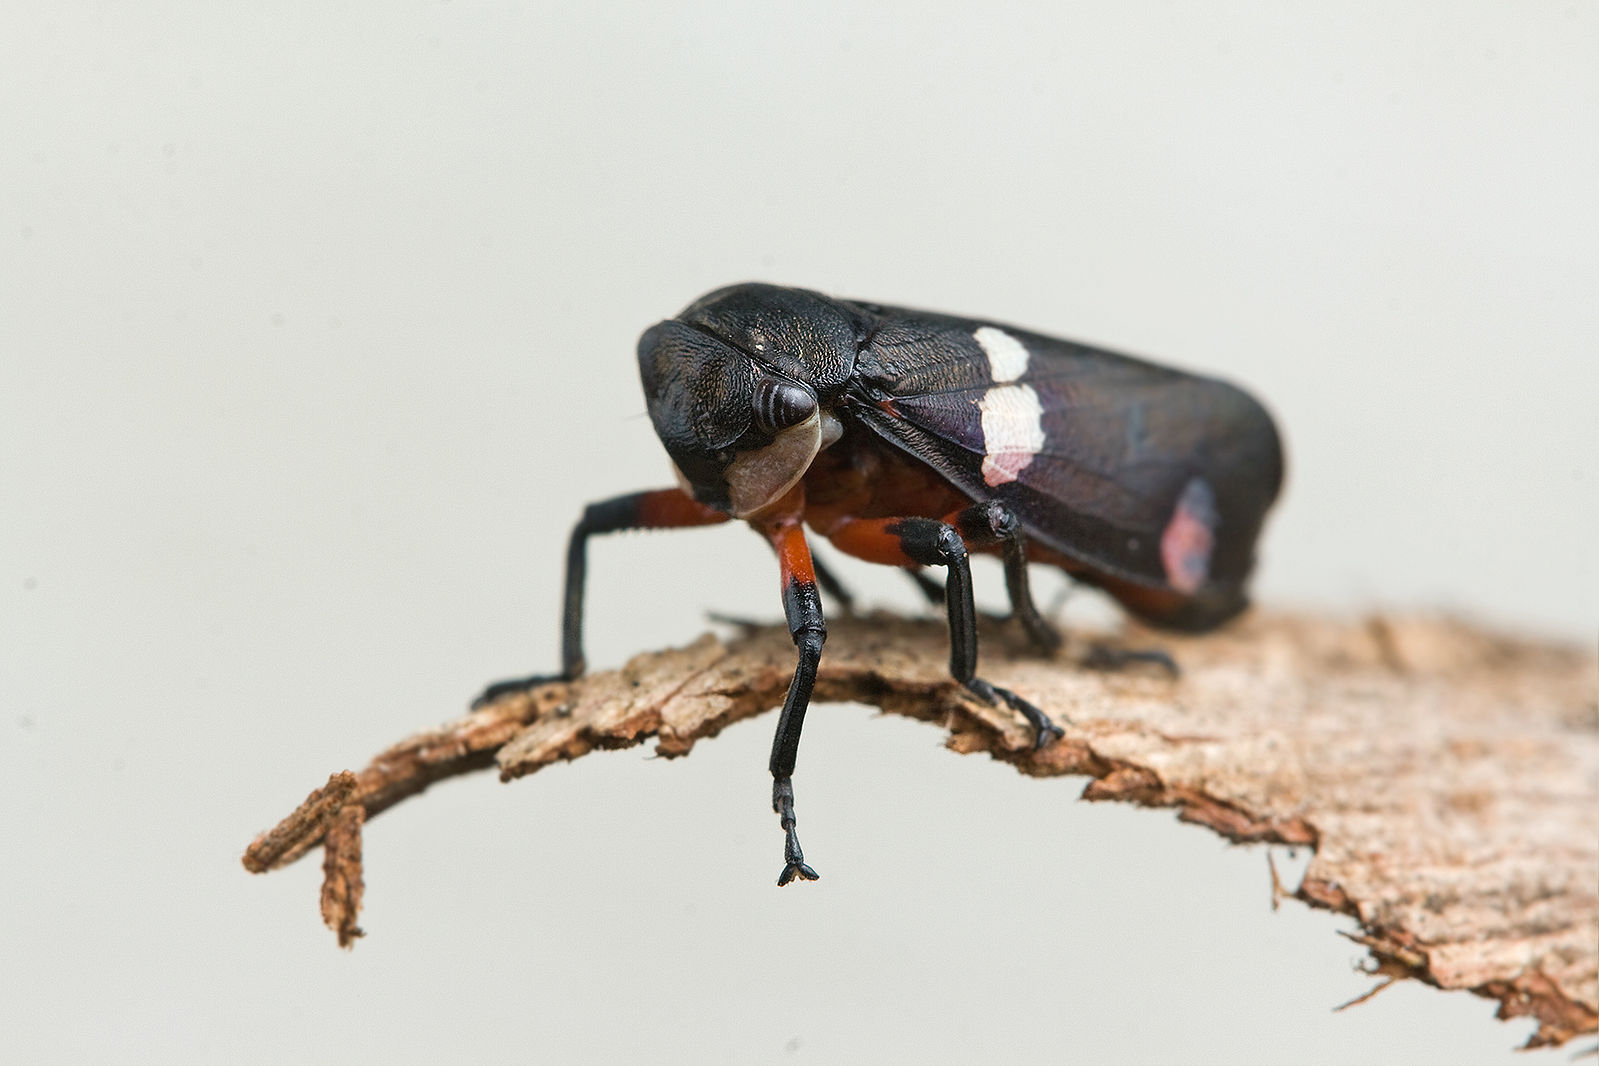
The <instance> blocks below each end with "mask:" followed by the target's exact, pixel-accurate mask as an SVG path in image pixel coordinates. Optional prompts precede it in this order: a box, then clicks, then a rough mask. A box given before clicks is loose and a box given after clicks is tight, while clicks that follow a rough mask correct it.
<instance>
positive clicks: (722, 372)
mask: <svg viewBox="0 0 1599 1066" xmlns="http://www.w3.org/2000/svg"><path fill="white" fill-rule="evenodd" d="M638 364H639V375H640V377H641V378H642V380H643V385H644V396H645V400H646V402H647V404H648V407H649V413H650V418H651V420H652V421H653V422H654V424H655V431H656V433H657V434H659V436H660V438H661V442H662V443H663V444H664V445H665V446H666V451H667V453H668V455H670V456H671V459H672V465H673V469H674V471H675V472H676V474H677V480H678V485H679V487H677V488H672V489H660V490H656V491H651V492H640V493H635V494H632V495H628V496H620V497H617V498H616V499H612V500H606V501H603V502H601V503H595V504H590V505H589V506H588V507H587V508H586V509H585V510H584V512H583V516H582V518H581V519H580V520H579V521H578V523H577V526H576V528H574V529H573V531H572V538H571V541H570V543H569V546H568V550H567V561H566V597H565V609H564V614H563V619H562V650H561V665H562V676H564V677H567V678H572V677H576V676H578V675H579V674H581V673H582V672H583V667H584V663H583V648H582V623H583V583H584V576H585V548H586V545H587V541H588V538H589V537H590V536H592V535H594V534H598V533H611V532H615V531H617V530H623V529H639V528H677V527H686V526H701V525H711V524H715V523H718V522H725V521H727V520H729V519H732V518H737V519H742V520H744V521H746V522H748V523H749V524H750V526H751V527H752V528H754V529H755V530H756V531H757V532H759V533H761V534H762V535H763V536H764V537H766V539H767V540H768V541H769V542H770V543H771V545H772V547H773V549H774V550H775V551H776V553H777V559H778V567H779V570H780V573H781V580H782V596H783V611H784V614H785V616H786V617H787V619H788V627H789V631H790V632H791V633H792V634H793V637H794V644H795V647H796V648H797V649H798V662H797V665H796V667H795V670H794V677H793V681H792V682H791V683H790V685H789V690H788V696H787V698H786V699H785V700H784V703H783V710H782V715H781V717H780V718H779V721H778V726H777V734H776V737H775V738H774V740H773V743H772V759H771V771H772V779H773V781H772V804H773V808H774V809H775V810H776V811H777V813H778V816H779V819H780V821H781V823H782V826H783V831H784V835H785V844H784V867H783V872H782V874H781V876H780V877H779V878H778V883H779V884H787V883H788V882H789V881H791V880H794V879H795V878H796V877H797V878H800V879H802V880H813V879H815V878H816V876H817V875H816V871H814V870H813V869H811V867H810V866H808V865H807V864H806V862H805V858H804V854H803V852H802V851H801V850H800V844H799V837H798V835H797V833H796V830H795V815H794V786H793V773H794V762H795V757H796V755H797V753H798V750H799V739H800V731H801V728H802V726H803V724H804V719H805V710H806V707H807V705H808V704H809V702H810V696H811V688H812V686H813V684H814V683H815V679H816V668H817V664H818V662H819V661H820V659H821V654H822V644H823V642H824V641H825V640H826V634H827V630H826V625H825V622H824V621H823V615H822V599H821V595H820V593H819V592H818V590H817V583H818V576H817V574H818V571H817V567H816V565H815V564H814V563H813V561H812V559H811V553H810V548H809V546H808V544H807V542H806V532H805V528H806V527H809V528H810V530H811V531H812V532H814V533H816V534H819V535H820V536H822V537H825V538H826V539H827V540H829V541H831V542H832V544H833V546H834V547H835V548H837V549H838V550H840V551H842V552H844V553H846V554H848V555H853V556H856V557H858V558H861V559H865V560H868V561H870V562H875V563H883V564H887V565H890V566H899V567H906V568H909V569H911V570H912V571H913V572H914V571H916V570H917V569H918V568H921V567H934V566H936V567H942V568H944V569H945V571H946V573H947V579H946V584H945V590H944V597H943V598H944V600H945V603H946V605H947V609H948V612H949V632H950V659H949V668H950V674H951V675H952V676H953V678H954V679H955V680H956V681H958V682H959V683H960V684H962V685H964V686H965V687H966V688H967V689H969V690H970V691H971V692H972V693H974V694H975V695H976V696H977V697H979V698H981V699H984V700H987V701H989V702H990V703H993V704H996V705H1003V706H1007V707H1010V708H1012V709H1013V710H1015V711H1016V712H1018V713H1019V714H1021V715H1023V716H1025V717H1026V719H1027V720H1028V721H1029V723H1031V725H1032V726H1033V729H1034V731H1035V735H1036V738H1037V743H1038V744H1039V745H1044V744H1047V743H1049V742H1050V741H1051V740H1052V739H1053V738H1054V737H1056V736H1058V735H1059V734H1060V730H1059V728H1058V727H1057V726H1056V725H1055V724H1054V723H1053V722H1051V721H1050V720H1049V718H1048V717H1046V716H1045V715H1044V713H1043V712H1042V711H1040V710H1039V709H1038V708H1037V707H1035V706H1033V705H1032V704H1031V703H1029V702H1028V701H1027V700H1026V699H1024V698H1023V697H1021V696H1019V695H1017V694H1016V693H1014V692H1010V691H1008V690H1006V689H1003V688H999V687H998V686H996V685H992V684H989V683H988V682H987V681H984V680H983V679H982V678H980V677H978V676H977V623H976V610H975V608H974V606H973V601H972V580H971V568H970V564H969V560H968V555H969V553H970V552H972V551H981V552H993V553H997V554H999V555H1000V557H1001V559H1002V560H1003V563H1004V572H1005V583H1006V587H1007V590H1008V592H1009V594H1010V601H1011V609H1012V613H1013V614H1014V615H1015V616H1016V618H1017V619H1018V620H1019V621H1020V622H1021V623H1022V625H1023V626H1024V627H1025V629H1026V631H1027V633H1028V635H1029V636H1030V637H1031V639H1032V640H1033V642H1034V643H1035V644H1037V645H1039V646H1040V648H1041V649H1043V650H1045V651H1048V650H1051V649H1053V648H1054V647H1055V646H1057V645H1058V644H1059V642H1060V638H1059V637H1058V636H1057V635H1056V634H1055V632H1054V630H1053V629H1052V628H1051V627H1050V625H1049V624H1048V623H1047V622H1046V621H1045V620H1044V619H1043V617H1042V616H1040V614H1039V612H1038V610H1037V608H1036V607H1035V606H1034V605H1033V600H1032V595H1031V593H1030V591H1029V586H1028V576H1027V564H1028V562H1029V560H1031V561H1033V562H1043V563H1049V564H1052V565H1054V566H1058V567H1060V568H1062V569H1063V570H1065V571H1066V572H1067V573H1068V574H1070V575H1071V576H1072V577H1073V578H1074V579H1076V580H1078V581H1082V582H1085V583H1087V584H1091V585H1096V586H1098V587H1100V588H1102V589H1104V590H1105V591H1106V592H1108V593H1109V594H1110V595H1111V596H1113V597H1114V598H1115V599H1116V600H1117V601H1118V602H1120V603H1121V604H1122V606H1123V607H1125V608H1126V609H1127V610H1128V611H1130V612H1132V613H1133V614H1135V615H1137V616H1138V617H1139V618H1142V619H1144V620H1145V621H1147V622H1150V623H1152V624H1154V625H1157V626H1164V627H1168V628H1173V629H1183V630H1203V629H1209V628H1212V627H1214V626H1217V625H1220V624H1221V623H1223V622H1225V621H1226V620H1227V619H1229V618H1231V617H1233V616H1234V615H1236V614H1237V613H1238V612H1239V611H1241V610H1243V609H1244V607H1245V606H1246V604H1247V600H1246V597H1245V593H1244V584H1245V581H1246V579H1247V578H1248V576H1249V572H1250V570H1251V568H1252V566H1253V564H1254V553H1255V541H1256V539H1257V537H1258V535H1259V533H1260V528H1261V525H1262V523H1263V521H1264V520H1265V517H1266V512H1267V510H1268V509H1269V508H1270V507H1271V504H1272V502H1273V500H1275V499H1276V496H1277V491H1278V488H1279V487H1280V485H1281V482H1282V470H1283V460H1282V450H1281V446H1280V444H1279V442H1278V438H1277V431H1276V429H1275V427H1274V426H1273V425H1272V421H1271V418H1270V416H1269V415H1267V413H1266V412H1265V410H1264V409H1263V408H1262V407H1261V406H1260V404H1258V403H1257V402H1256V401H1255V400H1254V399H1252V398H1251V397H1250V396H1249V395H1248V394H1246V393H1244V392H1242V391H1241V390H1239V389H1237V388H1235V387H1233V386H1231V385H1228V384H1226V383H1224V382H1220V381H1215V380H1212V379H1209V378H1203V377H1197V376H1195V375H1192V374H1187V373H1183V372H1181V371H1177V370H1172V369H1168V368H1165V367H1161V366H1156V365H1154V364H1152V363H1148V362H1144V361H1143V360H1140V359H1134V358H1131V357H1128V356H1125V355H1119V354H1116V353H1114V352H1108V351H1104V350H1102V349H1098V348H1092V347H1089V346H1087V345H1082V344H1076V343H1073V342H1071V341H1064V340H1057V339H1055V338H1051V337H1045V336H1040V335H1038V334H1035V333H1030V332H1027V331H1025V330H1020V329H1014V328H1012V327H1009V326H1001V325H996V324H994V323H991V322H981V321H974V320H971V319H965V318H957V317H952V316H949V315H942V314H934V313H931V312H926V311H912V310H907V309H904V308H897V307H884V306H880V305H878V304H871V303H862V302H859V301H853V300H839V299H833V298H830V297H827V296H823V295H821V294H819V293H814V292H809V291H806V290H803V289H789V288H780V287H777V286H773V285H758V284H745V285H734V286H731V287H729V288H725V289H719V290H717V291H716V292H713V293H711V294H709V295H707V296H705V297H703V298H701V299H700V300H697V301H696V302H694V303H693V304H691V305H689V307H687V308H686V309H685V310H684V311H683V312H682V313H680V314H679V315H678V316H677V317H676V318H672V319H668V320H667V321H665V322H661V323H659V324H658V325H655V326H652V327H650V328H649V329H648V330H646V331H645V332H644V335H643V337H641V338H640V339H639V345H638ZM823 580H824V582H830V579H829V578H828V577H827V575H825V572H824V575H823ZM833 584H834V587H836V583H833ZM1131 657H1143V658H1154V659H1155V660H1156V661H1163V659H1164V657H1163V655H1162V654H1161V653H1154V654H1153V655H1147V654H1146V655H1143V656H1139V655H1138V653H1133V654H1132V656H1131ZM1165 661H1167V662H1169V660H1165ZM533 680H535V679H525V680H521V681H508V682H502V683H500V684H498V685H493V686H490V688H489V689H487V690H486V691H485V692H484V694H483V696H482V697H480V699H488V698H492V697H493V696H496V695H498V694H500V693H502V692H504V691H507V690H510V689H514V688H518V687H522V686H525V685H527V684H530V683H531V682H532V681H533Z"/></svg>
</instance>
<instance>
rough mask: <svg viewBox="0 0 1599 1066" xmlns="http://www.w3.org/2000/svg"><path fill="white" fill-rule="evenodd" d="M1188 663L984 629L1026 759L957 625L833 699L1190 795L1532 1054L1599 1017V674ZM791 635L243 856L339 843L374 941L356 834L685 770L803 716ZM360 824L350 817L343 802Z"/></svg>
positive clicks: (651, 658) (660, 668)
mask: <svg viewBox="0 0 1599 1066" xmlns="http://www.w3.org/2000/svg"><path fill="white" fill-rule="evenodd" d="M1127 639H1128V641H1129V643H1132V644H1148V643H1155V644H1160V645H1162V646H1166V647H1168V648H1170V649H1171V650H1172V652H1173V653H1174V654H1175V656H1176V658H1177V659H1178V661H1179V662H1180V663H1181V664H1182V667H1183V675H1182V677H1181V678H1180V679H1178V680H1171V679H1168V678H1166V677H1165V676H1164V675H1163V674H1161V673H1159V672H1153V671H1151V672H1143V671H1138V670H1134V671H1129V672H1126V673H1121V674H1115V673H1102V672H1096V671H1091V670H1085V669H1081V668H1078V667H1077V666H1075V665H1073V664H1071V663H1069V662H1066V661H1064V660H1062V659H1057V660H1054V661H1048V660H1041V659H1037V658H1032V657H1030V656H1029V655H1028V654H1027V652H1026V650H1025V649H1024V648H1023V647H1022V646H1021V645H1020V643H1019V642H1018V640H1017V638H1016V635H1015V634H1014V633H1012V632H1010V630H1009V629H1008V628H1006V627H1001V626H997V625H989V626H988V628H987V631H986V632H985V634H984V645H983V673H984V676H986V677H988V678H989V679H990V680H992V681H994V682H996V683H998V684H1001V685H1005V686H1006V687H1009V688H1013V689H1015V690H1016V691H1017V692H1019V693H1021V694H1023V695H1025V696H1027V697H1028V698H1029V699H1032V700H1033V701H1034V702H1036V703H1037V704H1038V705H1039V706H1041V707H1043V708H1044V709H1045V710H1046V711H1048V712H1049V713H1050V714H1051V715H1053V716H1054V717H1055V718H1056V720H1057V721H1060V722H1061V723H1062V724H1063V725H1066V736H1065V738H1064V739H1063V740H1061V741H1059V742H1057V743H1055V744H1053V745H1051V746H1049V747H1048V748H1046V749H1044V750H1042V751H1034V750H1032V748H1031V744H1030V741H1031V734H1030V731H1029V730H1028V729H1027V728H1026V727H1025V726H1024V725H1023V724H1022V723H1021V722H1020V721H1019V720H1018V719H1016V718H1015V717H1014V716H1013V715H1011V714H1009V713H1008V712H1005V711H1003V710H998V709H995V708H991V707H987V706H985V705H983V704H981V703H979V702H977V701H975V700H974V699H972V698H971V697H969V696H968V695H966V694H965V693H964V692H962V691H961V690H958V689H957V688H956V687H955V686H953V685H952V684H950V682H949V681H948V674H947V673H946V671H945V662H946V658H947V649H948V645H947V641H948V637H947V635H946V633H945V630H944V627H943V626H942V625H941V624H937V623H933V622H921V621H907V620H903V619H899V618H893V617H887V616H882V617H874V618H870V619H845V620H843V621H840V622H837V623H833V624H831V626H830V633H829V639H828V643H827V652H826V654H825V655H824V656H823V659H822V669H821V674H820V676H819V678H818V682H817V688H816V700H817V701H818V702H821V701H840V700H850V701H858V702H863V703H870V704H876V705H878V706H880V707H882V708H883V709H884V710H887V711H891V712H894V713H898V714H905V715H909V716H911V717H915V718H922V719H926V720H929V721H933V722H936V723H939V724H941V725H942V726H944V727H945V728H947V729H948V730H949V739H948V744H949V747H950V748H952V749H954V750H956V751H959V752H964V753H975V752H988V753H989V754H990V755H992V756H993V757H995V758H996V759H999V760H1003V761H1005V762H1008V763H1011V764H1013V765H1014V766H1016V767H1017V768H1018V769H1019V770H1021V771H1022V772H1023V773H1028V774H1034V775H1039V776H1052V775H1061V774H1085V775H1088V776H1090V777H1092V778H1093V780H1092V781H1091V782H1090V783H1089V785H1088V787H1087V789H1086V790H1085V792H1084V796H1085V798H1087V799H1090V800H1122V801H1127V802H1132V803H1138V804H1143V805H1147V806H1161V807H1175V808H1177V809H1178V811H1179V812H1180V816H1181V817H1182V818H1183V819H1184V820H1187V821H1191V822H1196V823H1199V824H1202V825H1206V826H1209V827H1210V828H1212V829H1214V830H1215V831H1216V832H1218V833H1221V834H1222V835H1223V836H1226V837H1228V838H1230V839H1232V840H1238V841H1270V842H1279V843H1286V844H1296V845H1303V846H1309V847H1312V848H1314V849H1315V855H1314V858H1313V859H1312V861H1311V863H1310V866H1309V869H1308V870H1307V872H1306V874H1305V877H1304V880H1303V881H1302V883H1301V884H1300V885H1299V886H1298V888H1297V889H1295V890H1293V891H1292V892H1291V893H1289V894H1291V895H1293V896H1295V897H1297V898H1298V899H1300V900H1303V901H1304V902H1306V903H1309V904H1311V905H1313V906H1318V907H1325V908H1328V909H1331V910H1336V911H1340V912H1343V913H1346V914H1350V915H1353V916H1354V917H1355V918H1356V919H1358V921H1359V923H1360V925H1361V927H1362V933H1361V935H1360V936H1359V937H1358V940H1359V942H1360V943H1362V944H1363V945H1365V946H1366V947H1367V948H1368V949H1369V950H1370V952H1371V953H1372V957H1373V960H1374V961H1373V967H1372V971H1373V973H1375V974H1379V975H1382V976H1383V977H1385V978H1388V979H1390V980H1392V979H1398V978H1416V979H1419V980H1422V981H1425V982H1427V983H1429V984H1433V985H1436V986H1438V987H1440V988H1449V989H1470V990H1472V991H1474V992H1476V993H1478V994H1480V995H1484V996H1489V997H1492V998H1494V999H1497V1000H1499V1002H1500V1004H1501V1009H1500V1015H1501V1017H1506V1018H1509V1017H1515V1016H1520V1015H1532V1016H1534V1017H1535V1018H1536V1019H1537V1020H1538V1022H1539V1028H1538V1030H1537V1032H1536V1033H1535V1034H1534V1036H1533V1037H1532V1039H1531V1041H1530V1042H1529V1046H1543V1045H1551V1044H1560V1043H1563V1042H1565V1041H1566V1040H1568V1039H1570V1038H1571V1037H1572V1036H1574V1035H1577V1034H1579V1033H1591V1032H1594V1031H1596V1029H1599V673H1596V661H1595V657H1594V655H1593V653H1592V652H1591V651H1578V650H1574V649H1570V648H1562V647H1557V646H1549V645H1543V644H1535V643H1530V642H1526V641H1520V640H1515V639H1511V638H1507V637H1502V636H1497V635H1494V634H1490V633H1486V632H1483V631H1481V630H1478V629H1474V628H1471V627H1469V626H1467V625H1465V624H1463V623H1459V622H1451V621H1444V620H1436V619H1419V618H1403V619H1401V618H1386V619H1382V618H1374V619H1368V620H1365V621H1361V622H1355V623H1351V622H1337V621H1330V620H1325V619H1310V618H1304V617H1295V616H1288V615H1268V614H1263V613H1257V614H1256V615H1254V616H1252V617H1250V618H1248V619H1247V620H1245V621H1243V622H1242V623H1240V624H1238V625H1235V626H1233V627H1231V628H1229V629H1228V630H1227V631H1225V632H1223V633H1220V634H1215V635H1210V636H1206V637H1202V638H1194V639H1176V638H1171V637H1168V636H1164V635H1162V636H1160V637H1155V636H1153V635H1150V634H1143V633H1138V632H1136V631H1135V632H1133V633H1130V634H1129V635H1128V638H1127ZM793 662H794V651H793V646H792V644H791V643H790V641H789V636H788V633H787V631H786V630H785V629H783V628H781V627H758V628H756V627H752V628H749V629H747V630H745V631H743V632H742V633H741V634H740V635H739V636H738V637H737V638H735V639H732V640H727V641H723V640H719V639H718V638H716V637H713V636H705V637H701V638H700V639H699V640H697V641H695V642H694V643H693V644H690V645H689V646H687V647H685V648H680V649H675V650H671V651H664V652H652V653H649V654H645V655H640V656H638V657H637V658H635V659H633V660H632V661H631V662H629V663H628V664H627V665H626V666H624V667H623V668H622V669H620V670H616V671H611V672H607V673H601V674H595V675H593V676H591V677H587V678H584V679H582V680H580V681H576V682H570V683H568V682H552V683H550V684H547V685H543V686H541V687H539V688H536V689H534V690H531V691H530V692H528V693H526V694H517V695H511V696H507V697H505V698H503V699H501V700H499V701H497V702H495V703H494V704H492V705H490V706H487V707H484V708H482V709H481V710H479V711H477V712H475V713H473V714H470V715H468V716H466V717H465V718H462V719H460V720H458V721H456V722H453V723H450V724H449V725H447V726H444V727H442V728H440V729H437V730H433V731H430V732H426V733H420V734H417V735H416V736H413V737H411V738H410V739H408V740H406V741H404V742H402V743H400V744H398V745H396V746H394V747H393V748H390V749H389V750H388V751H385V752H383V753H382V754H381V755H379V756H378V757H377V758H376V759H375V760H373V762H372V763H371V764H370V765H369V766H368V767H367V768H366V769H365V770H363V771H361V772H360V773H359V774H357V775H354V777H353V782H354V783H353V786H352V785H351V783H350V781H349V780H347V779H348V778H350V777H351V775H348V774H343V775H335V776H334V778H333V779H331V780H330V781H329V784H328V786H326V787H325V788H324V789H321V790H318V792H316V793H313V794H312V796H311V797H309V798H308V799H307V801H306V803H305V804H304V805H302V807H301V809H300V810H297V811H296V812H295V813H294V814H292V815H290V817H289V818H288V819H286V820H285V821H284V822H283V823H282V824H281V825H279V826H278V827H277V828H276V829H274V830H272V831H271V832H269V833H267V834H264V835H263V836H262V837H261V838H259V839H258V840H257V841H256V842H255V843H254V844H252V845H251V847H250V849H249V851H248V852H247V853H246V857H245V865H246V867H247V868H249V869H250V870H252V871H254V872H260V871H262V870H265V869H269V868H273V867H276V866H280V865H283V864H285V863H288V862H292V861H293V860H294V859H296V858H298V857H300V856H301V855H303V854H304V853H305V852H306V851H307V850H309V849H310V848H311V847H313V846H315V845H316V844H317V843H321V842H324V839H325V841H326V844H327V850H328V858H327V861H326V863H325V866H324V869H325V870H326V884H325V885H324V890H323V912H324V917H325V919H326V921H327V922H328V924H329V925H330V926H331V927H333V928H334V929H335V930H336V931H338V933H339V939H340V943H341V944H346V945H348V944H349V943H351V942H352V941H353V938H354V937H355V936H359V935H360V930H359V928H358V927H357V926H356V924H355V921H356V915H357V912H358V910H359V907H360V892H361V880H360V826H361V820H362V818H363V817H364V816H367V815H371V814H374V813H376V812H377V811H379V810H382V809H383V808H385V807H388V806H390V805H392V804H393V803H396V802H398V801H399V800H400V799H403V798H405V797H406V796H409V795H412V794H414V793H416V792H419V791H421V790H422V789H423V788H425V787H426V786H427V785H428V784H429V783H431V782H432V781H435V780H438V779H439V778H441V777H446V776H449V775H451V774H456V773H463V772H466V771H469V770H475V769H479V768H483V767H487V766H489V765H492V764H493V763H495V762H497V763H498V765H499V768H500V775H501V777H502V778H503V779H505V780H511V779H512V778H516V777H521V776H522V775H524V774H528V773H532V772H533V771H534V770H537V769H539V768H540V767H543V766H547V765H549V764H550V763H552V762H555V761H557V760H562V759H575V758H577V757H579V756H581V755H584V754H586V753H587V752H589V751H591V750H593V749H594V748H616V747H626V746H628V745H631V744H638V743H641V742H643V741H645V740H646V739H649V738H651V737H653V738H655V740H656V746H657V750H658V751H660V752H661V753H662V754H665V755H683V754H686V753H687V752H688V751H689V749H690V748H692V747H693V746H694V744H695V742H697V741H698V740H700V739H702V738H705V737H710V736H714V735H716V733H718V732H719V731H720V730H721V729H722V728H723V727H724V726H726V725H727V724H728V723H730V722H733V721H735V720H737V719H740V718H744V717H748V716H749V715H752V714H756V713H759V712H761V711H764V710H767V709H769V708H772V707H774V706H776V705H777V704H778V703H779V702H781V700H782V697H783V693H784V691H785V689H786V688H787V685H788V679H789V674H790V672H791V671H792V669H793ZM347 808H354V809H351V810H348V811H347V813H343V814H341V811H345V810H346V809H347Z"/></svg>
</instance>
